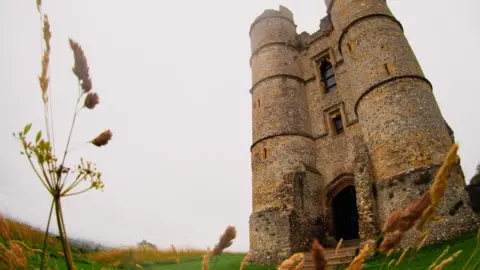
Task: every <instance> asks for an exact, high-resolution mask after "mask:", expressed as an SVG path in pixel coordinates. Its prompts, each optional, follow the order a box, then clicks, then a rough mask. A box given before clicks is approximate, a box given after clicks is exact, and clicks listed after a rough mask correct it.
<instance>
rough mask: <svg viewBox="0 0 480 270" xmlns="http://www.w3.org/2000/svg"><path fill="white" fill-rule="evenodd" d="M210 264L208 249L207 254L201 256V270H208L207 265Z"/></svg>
mask: <svg viewBox="0 0 480 270" xmlns="http://www.w3.org/2000/svg"><path fill="white" fill-rule="evenodd" d="M209 262H210V249H207V253H205V255H203V260H202V270H208V263H209Z"/></svg>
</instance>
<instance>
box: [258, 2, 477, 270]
mask: <svg viewBox="0 0 480 270" xmlns="http://www.w3.org/2000/svg"><path fill="white" fill-rule="evenodd" d="M325 2H326V5H327V7H328V15H327V16H326V17H325V18H323V19H322V20H321V23H320V29H319V30H318V31H317V32H315V33H313V34H308V33H305V32H303V33H300V34H297V31H296V25H295V22H294V18H293V14H292V13H291V12H290V11H289V10H288V9H287V8H285V7H282V6H280V8H279V10H266V11H264V12H263V13H262V14H261V15H260V16H259V17H258V18H257V19H256V20H255V21H254V22H253V23H252V25H251V28H250V38H251V51H252V55H251V58H250V65H251V69H252V88H251V94H252V111H253V112H252V124H253V144H252V146H251V154H252V178H253V179H252V187H253V213H252V214H251V216H250V247H251V250H250V251H251V253H252V257H251V260H252V261H253V262H254V263H258V264H274V263H278V262H280V261H281V260H283V259H285V258H286V257H288V256H289V255H291V254H292V253H294V252H300V251H306V250H308V249H309V248H310V245H311V243H312V239H313V238H318V239H319V240H320V241H321V242H322V243H323V244H327V243H326V239H328V236H330V237H331V238H335V239H337V240H339V239H340V238H343V239H344V240H348V239H359V240H360V241H361V242H362V243H365V242H371V241H374V239H375V237H376V235H377V234H378V233H379V231H380V228H381V226H382V224H383V223H384V222H385V219H386V218H387V217H388V215H389V214H390V213H391V212H393V211H394V210H395V209H397V208H398V207H404V206H406V205H407V204H408V203H409V202H410V201H412V200H414V199H416V198H418V197H419V196H420V194H422V192H424V191H425V190H426V189H427V188H428V187H429V185H430V184H431V182H432V179H433V177H434V176H435V173H436V171H437V170H438V168H439V166H440V165H441V163H442V161H443V158H444V157H445V155H446V153H447V152H448V150H449V149H450V147H451V145H452V142H453V132H451V130H450V128H449V127H448V125H447V124H446V122H445V119H444V118H443V116H442V114H441V112H440V109H439V107H438V104H437V103H436V101H435V97H434V95H433V92H432V91H433V89H432V84H431V83H430V82H429V80H428V79H427V78H426V77H425V76H424V74H423V72H422V69H421V67H420V65H419V63H418V61H417V59H416V57H415V54H414V52H413V51H412V48H411V47H410V45H409V43H408V41H407V39H406V37H405V35H404V33H403V28H402V25H401V23H400V22H399V21H398V20H397V19H395V17H394V16H393V14H392V13H391V11H390V10H389V8H388V6H387V3H386V1H385V0H326V1H325ZM459 177H463V174H462V170H461V167H460V164H458V166H457V168H456V172H455V173H453V174H452V175H451V180H450V185H449V188H448V190H447V192H446V197H445V199H444V200H443V201H442V204H441V205H440V208H439V214H440V215H442V216H443V217H444V220H443V222H441V223H439V224H436V225H435V226H433V227H432V226H431V227H429V228H427V229H428V230H430V232H431V233H432V234H431V235H432V237H431V238H430V239H431V240H429V241H430V242H433V241H438V240H441V239H445V238H447V237H451V236H455V235H458V234H460V233H462V232H464V231H469V230H473V229H475V226H476V224H477V223H478V219H477V217H476V216H475V214H474V213H473V212H472V210H471V207H470V204H469V199H468V195H467V193H466V191H465V187H464V185H462V184H458V183H459V181H458V178H459ZM461 182H463V183H464V180H463V179H462V181H461ZM412 237H413V235H411V236H410V238H408V237H407V238H406V240H405V242H406V243H408V242H409V239H412Z"/></svg>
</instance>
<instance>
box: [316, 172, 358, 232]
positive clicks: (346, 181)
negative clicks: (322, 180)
mask: <svg viewBox="0 0 480 270" xmlns="http://www.w3.org/2000/svg"><path fill="white" fill-rule="evenodd" d="M347 187H355V178H354V176H353V174H352V173H344V174H341V175H339V176H337V177H336V178H335V179H334V180H333V181H331V182H330V183H329V184H328V185H327V186H326V187H325V189H324V192H323V194H322V204H323V205H324V206H325V207H324V213H323V214H324V217H325V230H326V232H327V233H328V234H329V235H331V236H335V235H336V232H335V224H334V223H335V222H334V220H335V217H334V215H335V213H334V211H333V210H334V209H333V201H334V198H335V197H336V196H337V195H338V194H340V193H341V192H342V191H344V190H345V188H347ZM337 240H338V239H337Z"/></svg>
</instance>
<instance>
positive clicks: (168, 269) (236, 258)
mask: <svg viewBox="0 0 480 270" xmlns="http://www.w3.org/2000/svg"><path fill="white" fill-rule="evenodd" d="M243 257H245V254H228V253H225V254H222V255H221V256H220V257H219V259H218V261H215V259H214V258H212V259H211V260H210V265H209V266H210V268H209V269H210V270H223V269H225V270H230V269H231V270H233V269H235V270H238V269H240V263H241V262H242V260H243ZM145 269H148V270H157V269H159V270H201V269H202V261H201V260H198V261H190V262H184V263H180V264H169V265H153V266H150V267H145ZM273 269H276V268H275V267H272V266H259V265H248V266H247V267H245V270H273Z"/></svg>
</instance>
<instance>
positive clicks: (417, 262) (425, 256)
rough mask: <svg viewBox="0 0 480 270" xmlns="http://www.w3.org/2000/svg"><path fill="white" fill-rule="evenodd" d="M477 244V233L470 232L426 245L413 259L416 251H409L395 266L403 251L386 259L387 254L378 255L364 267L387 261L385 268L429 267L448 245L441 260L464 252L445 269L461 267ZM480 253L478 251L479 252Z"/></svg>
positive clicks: (375, 265)
mask: <svg viewBox="0 0 480 270" xmlns="http://www.w3.org/2000/svg"><path fill="white" fill-rule="evenodd" d="M476 245H477V234H476V233H469V234H465V235H463V236H460V237H458V238H455V239H452V240H449V241H445V242H443V243H439V244H435V245H431V246H427V247H424V248H422V249H421V250H420V252H419V253H418V254H417V255H416V257H415V258H414V259H413V260H412V256H413V254H414V253H415V250H412V251H409V252H408V254H407V255H406V256H405V257H404V259H403V260H402V262H401V263H400V264H399V265H398V266H395V262H396V261H397V260H398V258H399V257H400V255H401V252H397V253H394V254H392V255H391V256H390V258H388V259H387V260H386V261H385V255H378V256H376V257H375V258H374V259H373V260H370V261H367V262H366V263H365V267H364V268H363V269H380V268H381V266H382V264H383V263H384V262H385V265H384V267H383V269H412V270H413V269H427V268H428V267H429V266H430V264H432V262H434V261H435V260H436V259H437V258H438V256H440V254H442V252H443V251H444V250H445V248H446V247H447V246H450V249H449V252H448V253H447V254H446V255H445V256H444V257H442V259H441V260H440V262H441V261H442V260H444V259H446V258H448V257H450V256H451V255H453V254H454V253H455V252H457V251H459V250H462V253H461V254H460V255H459V256H458V257H457V258H456V259H455V260H454V261H453V262H452V263H450V264H448V265H447V266H446V267H444V268H443V269H445V270H447V269H461V267H462V266H463V265H464V264H465V263H466V262H467V261H468V259H469V258H470V256H471V255H472V252H473V250H474V249H475V246H476ZM477 254H478V253H477ZM479 256H480V254H479ZM392 259H395V262H394V263H393V264H392V266H391V267H388V263H389V262H390V261H391V260H392Z"/></svg>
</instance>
